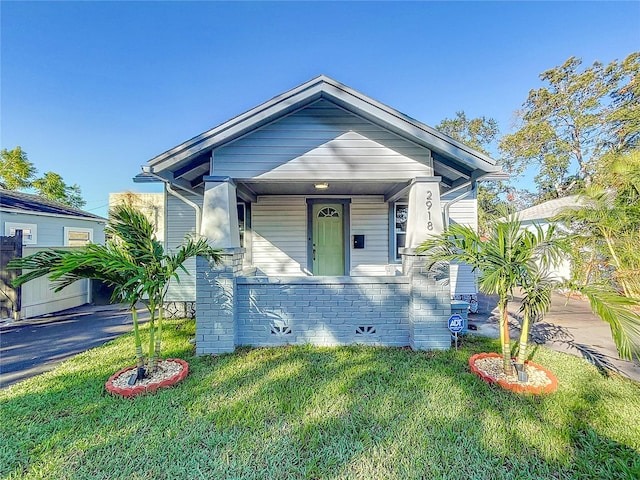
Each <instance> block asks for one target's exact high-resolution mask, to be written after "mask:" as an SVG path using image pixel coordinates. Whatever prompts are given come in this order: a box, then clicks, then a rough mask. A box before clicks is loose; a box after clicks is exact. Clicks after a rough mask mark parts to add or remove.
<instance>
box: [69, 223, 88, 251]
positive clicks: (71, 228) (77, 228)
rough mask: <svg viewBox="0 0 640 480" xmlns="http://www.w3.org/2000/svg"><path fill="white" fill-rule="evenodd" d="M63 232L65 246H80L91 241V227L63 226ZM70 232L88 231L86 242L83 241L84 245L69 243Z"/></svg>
mask: <svg viewBox="0 0 640 480" xmlns="http://www.w3.org/2000/svg"><path fill="white" fill-rule="evenodd" d="M63 232H64V234H63V235H64V246H65V247H82V246H84V245H87V244H89V243H93V228H86V227H63ZM71 232H82V233H88V234H89V241H88V242H87V243H85V244H84V245H71V241H70V239H69V234H70V233H71Z"/></svg>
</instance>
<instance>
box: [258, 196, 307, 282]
mask: <svg viewBox="0 0 640 480" xmlns="http://www.w3.org/2000/svg"><path fill="white" fill-rule="evenodd" d="M251 225H252V227H251V229H252V235H253V237H252V239H253V240H252V252H251V253H252V258H253V265H254V266H255V267H257V269H258V271H259V273H261V274H264V275H304V274H306V273H305V272H306V270H307V269H306V267H307V205H306V202H305V199H304V197H292V198H289V197H278V196H275V197H260V198H259V199H258V203H254V204H252V205H251Z"/></svg>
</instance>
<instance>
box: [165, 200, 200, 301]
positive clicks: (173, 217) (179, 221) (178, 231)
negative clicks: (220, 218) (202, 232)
mask: <svg viewBox="0 0 640 480" xmlns="http://www.w3.org/2000/svg"><path fill="white" fill-rule="evenodd" d="M181 195H183V196H184V197H186V198H188V199H189V200H191V201H193V202H195V203H197V204H198V205H202V197H200V196H199V195H190V194H188V193H186V192H181ZM165 211H166V212H167V216H166V222H165V225H166V232H165V239H166V240H165V242H166V245H165V248H167V249H168V250H169V251H173V252H175V251H176V248H177V247H178V246H179V245H180V244H182V242H183V241H184V239H185V236H186V235H187V234H189V233H195V230H196V212H195V210H194V209H193V207H191V206H189V205H187V204H186V203H184V202H183V201H182V200H180V199H179V198H176V197H174V196H173V195H170V194H168V193H167V194H166V210H165ZM184 265H185V268H186V269H187V271H188V272H189V275H187V274H186V273H184V272H182V271H179V272H178V273H179V277H180V282H179V283H178V282H176V281H174V280H172V281H171V283H170V284H169V289H168V290H167V296H166V301H167V302H194V301H195V300H196V260H195V258H191V259H189V260H187V261H186V262H185V264H184Z"/></svg>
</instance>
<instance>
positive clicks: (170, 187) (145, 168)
mask: <svg viewBox="0 0 640 480" xmlns="http://www.w3.org/2000/svg"><path fill="white" fill-rule="evenodd" d="M142 171H143V172H144V173H145V174H146V175H151V176H152V177H154V178H156V179H158V180H160V181H161V182H162V183H164V185H165V187H166V189H167V192H169V193H170V194H171V195H173V196H174V197H176V198H177V199H178V200H182V201H183V202H184V203H186V204H187V205H189V206H190V207H191V208H193V209H194V210H195V212H196V236H197V237H199V236H200V226H201V224H202V208H201V207H200V205H198V204H197V203H195V202H193V201H192V200H189V199H188V198H187V197H185V196H184V195H182V194H180V193H178V192H176V191H175V190H174V189H173V184H172V183H171V180H167V179H166V178H163V177H161V176H160V175H158V174H156V173H154V172H153V167H150V166H148V165H143V166H142ZM178 188H182V187H180V186H178ZM183 190H185V189H184V188H183Z"/></svg>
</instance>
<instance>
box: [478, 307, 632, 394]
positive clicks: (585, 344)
mask: <svg viewBox="0 0 640 480" xmlns="http://www.w3.org/2000/svg"><path fill="white" fill-rule="evenodd" d="M520 301H521V297H520V296H518V295H517V294H516V295H515V296H514V299H513V302H511V303H510V304H509V316H510V325H511V327H512V331H511V333H512V339H514V338H517V337H514V335H519V333H520V332H519V328H518V325H519V323H518V320H517V318H518V309H519V308H520ZM478 304H479V305H478V307H479V309H478V313H477V314H469V323H470V324H471V325H475V326H476V327H477V331H476V332H477V333H478V334H480V335H485V336H489V337H494V338H498V336H499V325H498V320H499V315H498V310H497V308H496V304H497V297H496V296H487V295H482V294H480V295H479V296H478ZM472 333H473V332H472ZM531 342H532V343H537V344H540V345H545V346H547V347H549V348H551V349H553V350H556V351H559V352H564V353H569V354H571V355H576V356H578V357H582V358H584V359H586V360H587V361H589V362H590V363H592V364H594V365H595V366H597V367H598V368H600V369H601V370H603V371H610V372H614V373H617V374H620V375H622V376H625V377H628V378H630V379H632V380H635V381H636V382H640V362H638V361H625V360H620V357H618V351H617V350H616V346H615V344H614V343H613V338H612V336H611V329H610V327H609V324H607V323H605V322H603V321H602V320H600V318H598V317H596V316H595V315H594V314H593V313H591V308H590V306H589V302H588V301H587V300H582V299H578V298H571V299H567V297H566V296H563V295H560V294H554V295H553V298H552V302H551V310H550V311H549V313H548V314H547V315H546V316H545V318H544V320H543V321H541V322H538V323H535V324H534V325H533V326H532V328H531Z"/></svg>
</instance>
